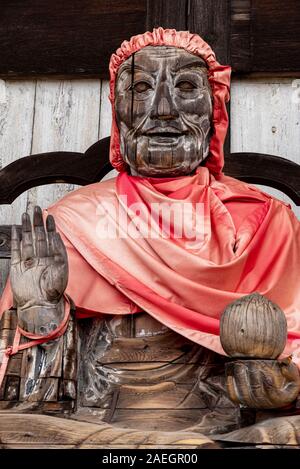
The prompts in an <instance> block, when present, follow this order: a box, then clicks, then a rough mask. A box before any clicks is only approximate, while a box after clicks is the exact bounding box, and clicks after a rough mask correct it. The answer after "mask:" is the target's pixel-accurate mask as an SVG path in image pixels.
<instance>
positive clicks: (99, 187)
mask: <svg viewBox="0 0 300 469" xmlns="http://www.w3.org/2000/svg"><path fill="white" fill-rule="evenodd" d="M115 187H116V177H113V178H110V179H107V180H105V181H100V182H96V183H93V184H88V185H87V186H82V187H79V188H78V189H75V190H73V191H71V192H69V193H68V194H66V195H65V196H64V197H62V198H61V199H60V200H58V201H57V202H55V203H54V204H53V205H51V206H50V207H48V210H50V211H53V210H59V209H60V208H63V207H66V206H69V205H74V204H75V205H77V206H78V205H81V204H85V206H86V205H89V204H94V203H95V200H104V199H114V198H115V194H116V191H115Z"/></svg>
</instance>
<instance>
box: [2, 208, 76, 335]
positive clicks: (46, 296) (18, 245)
mask: <svg viewBox="0 0 300 469" xmlns="http://www.w3.org/2000/svg"><path fill="white" fill-rule="evenodd" d="M10 281H11V288H12V292H13V296H14V300H15V303H16V305H17V310H18V318H19V325H20V326H21V327H24V328H25V329H27V330H30V331H31V332H32V331H35V332H38V333H40V332H41V331H42V332H43V331H44V333H46V332H49V331H48V329H50V330H51V329H53V328H54V326H55V325H56V326H57V323H58V322H59V318H58V317H56V316H57V315H59V316H60V314H59V313H58V311H57V309H58V308H57V306H58V303H59V302H60V300H61V297H62V294H63V292H64V290H65V288H66V286H67V281H68V258H67V252H66V248H65V246H64V243H63V241H62V239H61V237H60V235H59V233H57V232H56V228H55V222H54V218H53V217H52V215H48V217H47V220H46V228H45V226H44V222H43V217H42V210H41V208H40V207H35V209H34V215H33V228H32V226H31V221H30V217H29V215H28V214H27V213H23V215H22V239H20V236H19V233H18V231H17V229H16V226H13V227H12V237H11V271H10ZM36 315H39V316H40V319H39V320H37V317H36ZM34 323H35V324H34ZM37 323H38V324H37ZM43 324H44V326H46V327H43ZM49 324H50V325H51V326H50V325H49ZM37 326H38V327H37ZM46 329H47V331H46Z"/></svg>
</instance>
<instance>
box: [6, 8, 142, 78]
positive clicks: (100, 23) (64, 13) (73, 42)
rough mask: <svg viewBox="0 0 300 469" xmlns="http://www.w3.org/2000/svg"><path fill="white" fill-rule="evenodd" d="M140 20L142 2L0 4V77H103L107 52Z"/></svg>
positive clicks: (138, 30)
mask: <svg viewBox="0 0 300 469" xmlns="http://www.w3.org/2000/svg"><path fill="white" fill-rule="evenodd" d="M145 19H146V0H130V1H127V0H114V1H112V0H64V1H60V0H51V2H48V1H45V0H42V1H37V0H26V1H20V0H2V1H1V7H0V44H1V60H0V76H1V77H25V76H39V75H47V76H51V75H62V76H64V75H68V76H70V75H71V76H72V75H75V76H95V77H99V78H107V77H108V62H109V58H110V56H111V54H112V53H113V52H114V51H115V50H116V49H117V48H118V47H119V46H120V44H121V42H122V41H123V40H124V39H128V38H130V37H131V36H133V35H135V34H138V33H143V32H144V31H145Z"/></svg>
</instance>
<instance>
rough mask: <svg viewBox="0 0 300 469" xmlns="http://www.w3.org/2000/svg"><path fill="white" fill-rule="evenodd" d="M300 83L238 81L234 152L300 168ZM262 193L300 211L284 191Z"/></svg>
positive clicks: (235, 85) (234, 95) (233, 106)
mask: <svg viewBox="0 0 300 469" xmlns="http://www.w3.org/2000/svg"><path fill="white" fill-rule="evenodd" d="M299 89H300V80H299V79H298V80H296V79H293V78H273V79H271V78H270V79H267V78H257V79H253V78H251V79H250V78H248V79H242V80H241V79H239V80H237V79H235V80H233V83H232V87H231V152H243V151H248V152H258V153H269V154H272V155H277V156H281V157H282V158H287V159H289V160H292V161H295V162H296V163H298V164H300V93H299ZM261 188H262V190H265V191H266V192H269V193H271V194H272V195H273V196H275V197H277V198H279V199H281V200H284V201H287V202H289V203H291V205H292V207H293V209H294V211H295V213H296V214H297V215H298V217H300V208H299V207H296V206H295V205H294V204H293V203H292V202H291V201H290V200H289V198H288V197H287V196H286V195H284V194H282V193H281V192H280V191H277V190H275V189H270V188H267V187H265V186H261Z"/></svg>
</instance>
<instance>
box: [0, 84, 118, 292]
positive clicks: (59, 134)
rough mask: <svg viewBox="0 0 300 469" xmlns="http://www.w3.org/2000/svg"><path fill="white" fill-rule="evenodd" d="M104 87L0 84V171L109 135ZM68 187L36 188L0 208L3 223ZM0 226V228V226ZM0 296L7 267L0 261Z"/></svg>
mask: <svg viewBox="0 0 300 469" xmlns="http://www.w3.org/2000/svg"><path fill="white" fill-rule="evenodd" d="M108 92H109V91H108V82H107V81H105V82H102V81H101V80H96V79H95V80H88V79H87V80H84V81H83V80H57V79H55V80H50V79H48V80H26V81H23V80H15V81H10V80H7V81H4V80H0V167H1V168H3V167H4V166H6V165H8V164H9V163H11V162H12V161H14V160H16V159H18V158H21V157H23V156H27V155H30V154H35V153H43V152H47V151H55V150H65V151H79V152H82V151H85V150H86V149H87V148H88V147H89V146H90V145H92V144H93V143H95V142H96V141H97V140H99V138H103V137H106V136H108V135H109V134H110V124H111V117H110V116H111V111H110V104H109V101H108ZM73 189H74V186H73V185H72V184H55V185H51V186H50V185H49V186H43V187H37V188H34V189H31V190H29V191H27V192H26V193H24V194H22V195H21V196H20V197H18V199H17V200H16V201H15V202H14V203H13V204H12V205H11V206H10V205H6V206H1V207H0V219H1V223H3V224H10V223H19V222H20V217H21V214H22V212H23V211H25V210H28V211H29V213H32V208H33V206H34V205H36V204H39V205H41V206H42V207H43V208H44V207H47V206H49V205H50V204H51V203H53V202H54V201H56V200H58V199H59V198H61V197H62V196H63V195H64V194H65V193H66V192H68V191H70V190H73ZM1 223H0V224H1ZM0 262H1V266H0V291H1V288H2V286H3V283H4V282H5V279H6V276H7V272H8V262H7V261H0Z"/></svg>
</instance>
